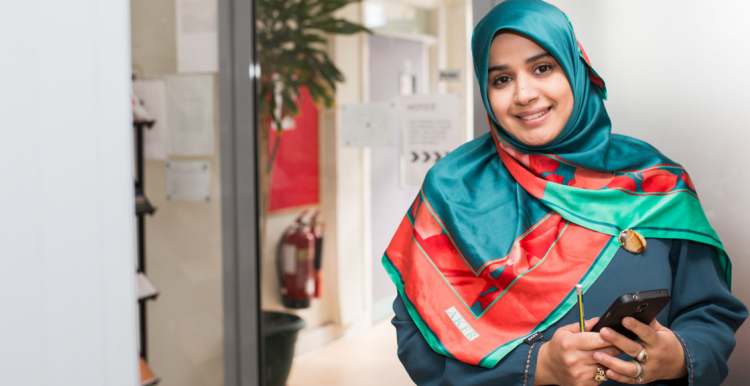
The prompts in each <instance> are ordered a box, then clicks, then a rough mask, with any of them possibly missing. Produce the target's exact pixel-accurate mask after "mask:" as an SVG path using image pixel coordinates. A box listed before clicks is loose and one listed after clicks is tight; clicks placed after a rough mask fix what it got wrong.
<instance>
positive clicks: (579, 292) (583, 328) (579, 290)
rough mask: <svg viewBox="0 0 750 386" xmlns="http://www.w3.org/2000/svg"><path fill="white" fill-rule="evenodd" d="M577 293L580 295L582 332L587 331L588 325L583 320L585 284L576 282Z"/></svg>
mask: <svg viewBox="0 0 750 386" xmlns="http://www.w3.org/2000/svg"><path fill="white" fill-rule="evenodd" d="M576 294H577V295H578V315H580V316H581V332H586V325H585V324H584V322H583V286H582V285H580V284H576Z"/></svg>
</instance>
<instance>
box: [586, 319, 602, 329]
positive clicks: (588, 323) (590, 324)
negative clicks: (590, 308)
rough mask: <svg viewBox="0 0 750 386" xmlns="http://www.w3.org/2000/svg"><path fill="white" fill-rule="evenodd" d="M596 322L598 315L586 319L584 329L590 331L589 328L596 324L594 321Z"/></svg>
mask: <svg viewBox="0 0 750 386" xmlns="http://www.w3.org/2000/svg"><path fill="white" fill-rule="evenodd" d="M598 322H599V317H598V316H597V317H596V318H593V319H589V320H587V321H586V322H585V323H584V324H585V325H586V331H591V329H592V328H594V326H596V323H598Z"/></svg>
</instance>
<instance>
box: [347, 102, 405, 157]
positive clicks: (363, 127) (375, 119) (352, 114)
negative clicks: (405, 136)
mask: <svg viewBox="0 0 750 386" xmlns="http://www.w3.org/2000/svg"><path fill="white" fill-rule="evenodd" d="M396 122H397V121H396V104H395V103H392V102H389V103H363V104H351V105H342V106H341V145H342V146H344V147H396V138H397V137H396Z"/></svg>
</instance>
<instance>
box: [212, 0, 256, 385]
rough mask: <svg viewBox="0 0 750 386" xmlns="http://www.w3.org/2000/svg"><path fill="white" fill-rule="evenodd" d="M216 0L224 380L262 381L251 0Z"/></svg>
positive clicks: (240, 383)
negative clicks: (217, 1)
mask: <svg viewBox="0 0 750 386" xmlns="http://www.w3.org/2000/svg"><path fill="white" fill-rule="evenodd" d="M218 5H219V114H220V115H219V117H220V146H221V225H222V255H223V256H222V267H223V268H222V272H223V296H224V374H225V375H224V383H225V385H226V386H260V385H262V384H264V382H263V371H262V370H263V366H262V358H263V355H262V350H263V347H262V332H261V326H262V324H261V323H260V318H259V316H260V314H261V313H260V276H259V273H260V269H259V268H260V259H259V255H260V251H259V246H260V243H259V227H258V213H259V212H258V207H259V206H258V170H257V167H256V165H257V156H258V152H257V149H258V147H257V146H258V144H257V136H256V119H257V112H256V104H255V100H256V96H255V90H256V87H255V86H256V81H257V77H258V76H259V75H260V66H259V64H258V63H257V56H256V53H255V1H254V0H219V4H218Z"/></svg>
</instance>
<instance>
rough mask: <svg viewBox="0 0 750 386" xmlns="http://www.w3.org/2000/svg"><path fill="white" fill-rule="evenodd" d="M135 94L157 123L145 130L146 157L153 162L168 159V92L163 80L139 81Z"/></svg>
mask: <svg viewBox="0 0 750 386" xmlns="http://www.w3.org/2000/svg"><path fill="white" fill-rule="evenodd" d="M133 92H134V93H135V95H137V96H138V98H140V99H141V101H142V102H143V105H144V107H145V108H146V110H148V112H149V114H151V117H152V118H153V119H154V120H155V121H156V123H154V125H153V126H152V127H151V128H150V129H144V131H143V142H144V150H143V153H144V157H145V158H146V159H151V160H166V159H167V127H169V126H168V123H167V91H166V86H165V84H164V81H163V80H137V81H134V82H133Z"/></svg>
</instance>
